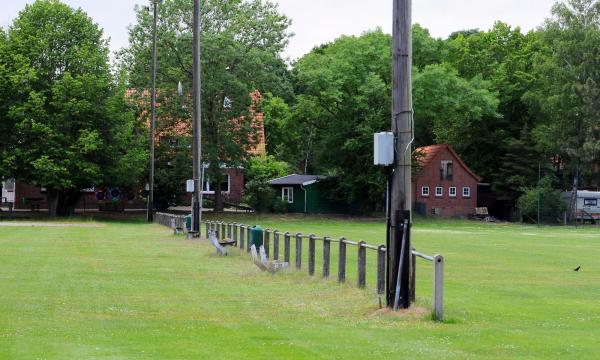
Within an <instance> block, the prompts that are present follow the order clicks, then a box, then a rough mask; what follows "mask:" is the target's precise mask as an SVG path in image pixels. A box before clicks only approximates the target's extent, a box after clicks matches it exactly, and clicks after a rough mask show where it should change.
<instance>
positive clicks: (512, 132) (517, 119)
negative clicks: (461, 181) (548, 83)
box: [448, 22, 545, 207]
mask: <svg viewBox="0 0 600 360" xmlns="http://www.w3.org/2000/svg"><path fill="white" fill-rule="evenodd" d="M537 38H538V37H537V35H536V33H534V32H529V33H527V34H523V33H522V32H521V30H520V29H519V28H518V27H517V28H511V27H510V26H509V25H507V24H505V23H502V22H496V23H495V25H494V27H493V28H492V29H490V30H489V31H466V32H458V33H455V34H453V35H452V36H451V37H450V39H449V40H448V49H449V50H448V63H449V64H451V65H452V66H453V67H455V68H456V69H457V70H458V72H459V74H460V75H461V76H462V77H465V78H467V79H474V78H478V77H479V78H482V79H484V80H485V81H487V82H488V83H489V89H490V90H491V91H493V92H495V93H496V94H497V97H498V100H499V102H498V113H500V114H501V116H500V117H495V118H494V119H489V121H491V123H490V126H487V127H483V128H481V130H482V131H480V132H479V134H477V137H478V138H479V139H480V142H481V145H484V144H485V143H487V145H488V146H487V147H484V146H482V147H480V148H479V149H478V151H477V152H476V153H475V154H474V155H477V157H478V158H479V161H478V160H477V159H468V158H467V160H468V162H469V165H470V166H472V167H473V169H474V170H475V171H476V172H477V173H479V174H480V175H481V176H483V177H484V179H485V180H486V181H489V182H491V183H492V186H493V190H494V192H495V194H496V197H497V199H499V200H501V201H502V202H504V203H505V204H506V205H507V206H508V207H513V206H514V204H515V203H516V200H517V198H518V197H519V196H520V194H521V191H520V189H521V188H522V187H524V186H531V185H533V184H535V182H536V181H537V175H536V174H537V164H538V163H539V162H540V161H542V162H545V161H543V159H541V158H540V154H539V152H538V151H536V143H535V139H534V137H533V136H532V129H534V127H535V124H536V115H537V110H536V109H535V108H533V107H531V106H530V104H529V103H528V101H526V98H525V95H526V94H527V92H528V91H530V89H531V88H532V86H533V84H534V83H535V81H536V78H537V76H538V75H537V72H536V71H534V66H533V62H534V59H535V57H536V56H537V54H538V53H539V44H538V42H537ZM461 155H465V154H464V153H462V154H461ZM467 156H468V155H467ZM515 171H517V173H514V172H515Z"/></svg>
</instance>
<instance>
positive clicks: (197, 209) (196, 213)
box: [192, 0, 202, 236]
mask: <svg viewBox="0 0 600 360" xmlns="http://www.w3.org/2000/svg"><path fill="white" fill-rule="evenodd" d="M200 32H201V23H200V0H194V30H193V33H194V36H193V43H194V46H193V48H194V71H193V88H194V89H193V92H194V96H193V97H194V111H193V120H192V131H193V138H194V141H193V156H194V161H193V167H194V172H193V177H194V196H193V206H192V230H193V231H194V233H196V234H197V236H200V223H201V221H202V200H201V199H202V197H201V195H202V184H201V179H200V177H201V174H202V169H201V166H202V162H201V159H202V128H201V122H200V121H201V114H202V112H201V110H202V109H201V103H200V95H201V76H200V75H201V64H200Z"/></svg>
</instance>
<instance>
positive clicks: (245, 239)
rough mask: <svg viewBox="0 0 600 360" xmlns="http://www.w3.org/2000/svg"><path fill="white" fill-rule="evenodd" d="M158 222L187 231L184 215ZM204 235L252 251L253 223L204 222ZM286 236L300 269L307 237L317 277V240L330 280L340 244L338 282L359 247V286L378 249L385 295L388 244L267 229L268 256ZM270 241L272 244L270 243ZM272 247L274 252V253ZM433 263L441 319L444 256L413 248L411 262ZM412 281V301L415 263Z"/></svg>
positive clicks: (379, 285) (161, 216) (380, 288)
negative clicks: (351, 248)
mask: <svg viewBox="0 0 600 360" xmlns="http://www.w3.org/2000/svg"><path fill="white" fill-rule="evenodd" d="M155 218H156V222H158V223H160V224H162V225H165V226H168V227H170V228H172V229H174V231H175V232H178V231H179V230H180V231H187V229H186V226H185V225H186V222H185V216H178V215H172V214H165V213H157V214H156V217H155ZM204 224H205V235H206V238H208V234H209V231H214V232H215V234H216V236H217V239H219V240H224V241H229V240H233V241H235V243H236V244H237V246H238V247H239V248H240V249H241V250H244V249H245V250H246V252H250V245H251V244H250V234H251V229H252V226H250V225H247V224H239V223H227V222H224V221H205V222H204ZM282 237H283V260H284V261H285V262H288V263H291V261H290V260H292V259H291V257H292V252H293V254H294V259H293V262H294V265H295V268H296V269H297V270H301V269H302V253H303V246H304V241H303V240H308V264H307V265H308V274H309V275H310V276H315V272H316V249H317V242H320V243H321V244H320V246H321V247H322V256H323V258H322V264H323V267H322V270H321V276H322V277H323V278H324V279H328V278H329V277H330V274H331V243H337V244H338V250H339V253H338V276H337V281H338V282H339V283H344V282H345V281H346V269H347V259H348V256H347V255H348V245H350V246H354V247H356V252H357V286H358V287H359V288H365V287H366V285H367V282H366V280H367V276H366V274H367V250H371V251H375V254H376V259H377V260H376V262H377V264H376V265H377V267H376V274H377V276H376V279H377V280H376V290H377V294H379V295H382V294H384V292H385V276H386V265H387V264H386V261H387V254H386V253H387V248H386V247H385V245H370V244H367V243H366V242H364V241H359V242H356V241H350V240H348V239H346V238H345V237H340V238H337V239H334V238H331V237H329V236H316V235H315V234H302V233H296V234H292V233H290V232H281V231H279V230H273V229H269V228H267V229H264V230H263V245H264V247H265V253H266V255H267V258H270V257H271V255H272V258H273V259H274V260H280V258H281V250H282V249H281V241H282ZM292 238H293V239H295V247H294V248H292ZM271 242H272V243H273V244H272V246H271ZM271 248H272V249H273V253H272V254H271ZM417 257H418V258H422V259H424V260H427V261H430V262H433V318H434V319H435V320H437V321H442V320H443V317H444V308H443V301H444V258H443V256H441V255H434V256H429V255H425V254H423V253H420V252H418V251H415V250H414V249H412V263H413V264H416V258H417ZM410 278H411V279H410V281H411V283H412V286H411V289H412V291H413V292H412V293H411V301H413V302H414V300H415V293H414V290H415V278H416V266H413V271H412V272H411V277H410Z"/></svg>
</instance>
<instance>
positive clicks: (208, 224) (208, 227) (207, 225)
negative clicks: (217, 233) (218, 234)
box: [206, 221, 210, 239]
mask: <svg viewBox="0 0 600 360" xmlns="http://www.w3.org/2000/svg"><path fill="white" fill-rule="evenodd" d="M209 231H210V222H208V221H207V222H206V238H207V239H208V233H209Z"/></svg>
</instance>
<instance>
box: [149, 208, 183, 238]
mask: <svg viewBox="0 0 600 360" xmlns="http://www.w3.org/2000/svg"><path fill="white" fill-rule="evenodd" d="M154 219H155V221H156V222H157V223H159V224H161V225H164V226H167V227H169V228H171V229H173V232H175V234H178V233H182V232H183V233H187V232H188V230H189V229H188V228H187V226H186V221H185V216H183V215H174V214H167V213H156V214H155V216H154Z"/></svg>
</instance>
